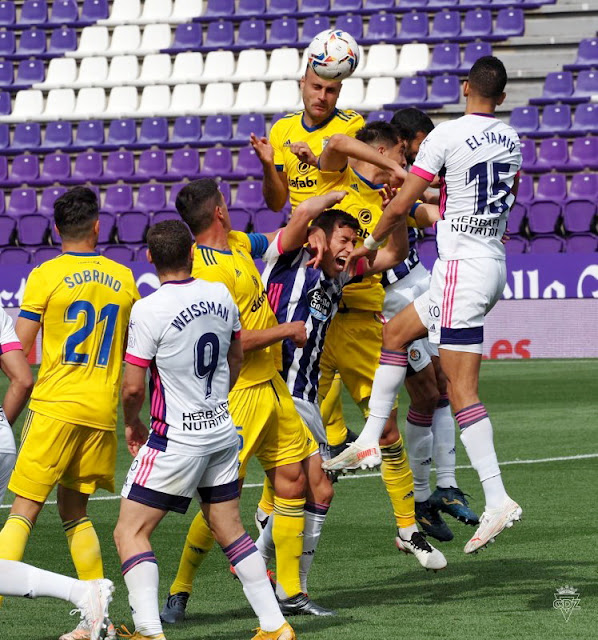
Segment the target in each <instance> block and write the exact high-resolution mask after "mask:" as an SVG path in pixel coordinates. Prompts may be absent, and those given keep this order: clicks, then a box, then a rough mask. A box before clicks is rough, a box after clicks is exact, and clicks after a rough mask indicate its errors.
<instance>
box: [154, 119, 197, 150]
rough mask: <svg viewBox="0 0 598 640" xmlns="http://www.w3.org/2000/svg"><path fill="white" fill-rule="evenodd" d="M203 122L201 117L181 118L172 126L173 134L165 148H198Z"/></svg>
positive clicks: (164, 145)
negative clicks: (186, 146) (187, 146)
mask: <svg viewBox="0 0 598 640" xmlns="http://www.w3.org/2000/svg"><path fill="white" fill-rule="evenodd" d="M201 135H202V134H201V120H200V119H199V116H179V117H178V118H176V119H175V121H174V125H173V126H172V134H171V136H170V138H169V141H168V143H167V144H163V145H162V146H163V147H165V148H176V147H183V146H185V145H190V146H197V145H198V144H199V141H200V140H201Z"/></svg>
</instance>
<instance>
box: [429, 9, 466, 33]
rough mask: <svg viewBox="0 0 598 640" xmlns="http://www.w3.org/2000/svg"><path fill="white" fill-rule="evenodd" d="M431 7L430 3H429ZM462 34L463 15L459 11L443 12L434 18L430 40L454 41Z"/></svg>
mask: <svg viewBox="0 0 598 640" xmlns="http://www.w3.org/2000/svg"><path fill="white" fill-rule="evenodd" d="M428 5H429V2H428ZM460 33H461V15H460V14H459V12H458V11H441V12H440V13H437V14H436V15H435V16H434V20H433V21H432V30H431V31H430V37H429V40H430V41H433V42H438V41H442V40H454V39H456V38H458V37H459V34H460Z"/></svg>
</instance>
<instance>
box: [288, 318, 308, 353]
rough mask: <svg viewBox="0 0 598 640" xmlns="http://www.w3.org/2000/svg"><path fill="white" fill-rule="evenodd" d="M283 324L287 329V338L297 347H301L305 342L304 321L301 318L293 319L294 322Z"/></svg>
mask: <svg viewBox="0 0 598 640" xmlns="http://www.w3.org/2000/svg"><path fill="white" fill-rule="evenodd" d="M285 324H286V325H287V329H288V333H287V338H288V339H289V340H291V341H292V342H293V344H294V345H295V346H296V347H298V348H299V349H301V348H303V347H304V346H305V343H306V342H307V331H306V330H305V322H303V320H295V321H294V322H286V323H285Z"/></svg>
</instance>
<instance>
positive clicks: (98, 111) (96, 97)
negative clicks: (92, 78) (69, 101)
mask: <svg viewBox="0 0 598 640" xmlns="http://www.w3.org/2000/svg"><path fill="white" fill-rule="evenodd" d="M105 109H106V92H105V91H104V89H102V88H100V87H87V88H84V89H79V92H78V93H77V102H76V103H75V109H74V111H73V118H74V119H75V120H88V119H89V118H101V117H102V116H103V114H104V110H105Z"/></svg>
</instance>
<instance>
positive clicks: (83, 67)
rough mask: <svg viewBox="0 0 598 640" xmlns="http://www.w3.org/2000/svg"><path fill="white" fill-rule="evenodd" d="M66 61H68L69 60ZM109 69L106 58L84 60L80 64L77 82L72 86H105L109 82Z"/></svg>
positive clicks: (90, 57)
mask: <svg viewBox="0 0 598 640" xmlns="http://www.w3.org/2000/svg"><path fill="white" fill-rule="evenodd" d="M66 59H67V60H68V58H66ZM73 62H74V61H73ZM108 69H109V63H108V58H106V57H105V56H89V57H87V58H83V59H82V60H81V62H80V63H79V72H78V74H77V80H76V81H75V82H74V83H73V85H72V86H74V87H76V88H79V87H93V86H104V85H105V84H106V83H107V81H108Z"/></svg>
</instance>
